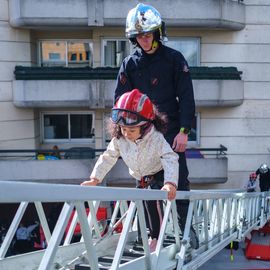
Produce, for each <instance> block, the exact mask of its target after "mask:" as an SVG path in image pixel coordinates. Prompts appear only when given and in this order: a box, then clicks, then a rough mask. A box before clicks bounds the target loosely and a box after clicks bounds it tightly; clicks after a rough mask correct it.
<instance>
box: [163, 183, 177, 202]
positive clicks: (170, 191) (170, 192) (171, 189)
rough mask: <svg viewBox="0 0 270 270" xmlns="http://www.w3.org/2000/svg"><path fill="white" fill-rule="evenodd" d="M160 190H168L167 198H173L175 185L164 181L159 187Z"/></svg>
mask: <svg viewBox="0 0 270 270" xmlns="http://www.w3.org/2000/svg"><path fill="white" fill-rule="evenodd" d="M161 190H166V191H168V199H169V200H170V201H171V200H174V199H175V196H176V191H177V190H176V187H175V186H174V185H172V184H170V183H165V185H164V186H163V187H162V188H161Z"/></svg>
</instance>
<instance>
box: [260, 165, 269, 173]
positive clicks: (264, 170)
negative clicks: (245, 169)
mask: <svg viewBox="0 0 270 270" xmlns="http://www.w3.org/2000/svg"><path fill="white" fill-rule="evenodd" d="M268 170H269V168H268V166H267V165H266V164H265V163H264V164H262V165H261V166H260V168H259V171H260V173H267V172H268Z"/></svg>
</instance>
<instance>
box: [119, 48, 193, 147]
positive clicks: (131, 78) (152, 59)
mask: <svg viewBox="0 0 270 270" xmlns="http://www.w3.org/2000/svg"><path fill="white" fill-rule="evenodd" d="M134 88H137V89H139V90H140V91H141V92H142V93H145V94H146V95H147V96H148V97H149V98H150V99H151V100H152V102H153V103H154V104H155V105H156V106H157V108H158V110H159V111H160V112H164V113H166V114H167V116H168V120H169V121H168V131H167V134H166V135H165V137H166V139H167V140H168V142H169V143H170V144H172V142H173V139H174V137H175V136H176V134H177V133H179V130H180V127H186V128H190V127H191V121H192V120H193V118H194V114H195V101H194V94H193V86H192V80H191V77H190V72H189V70H188V64H187V62H186V60H185V58H184V56H183V55H182V54H181V53H180V52H178V51H176V50H174V49H172V48H169V47H167V46H164V45H162V44H160V46H159V48H158V49H157V51H156V52H155V53H154V54H147V53H145V52H144V51H140V50H137V51H136V52H135V53H134V54H132V55H130V56H128V57H126V58H125V59H124V61H123V63H122V65H121V67H120V70H119V73H118V77H117V85H116V90H115V97H114V98H115V101H116V100H117V98H119V97H120V96H121V95H122V94H123V93H125V92H128V91H131V90H132V89H134Z"/></svg>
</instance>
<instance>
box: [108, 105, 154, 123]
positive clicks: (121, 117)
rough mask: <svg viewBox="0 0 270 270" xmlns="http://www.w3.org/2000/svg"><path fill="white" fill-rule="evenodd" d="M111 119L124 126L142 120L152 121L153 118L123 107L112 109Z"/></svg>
mask: <svg viewBox="0 0 270 270" xmlns="http://www.w3.org/2000/svg"><path fill="white" fill-rule="evenodd" d="M111 120H112V122H113V123H114V124H118V125H123V126H136V125H138V124H140V123H141V122H145V121H147V122H151V120H149V119H146V118H145V117H143V116H141V115H139V114H138V113H136V112H132V111H128V110H123V109H112V114H111Z"/></svg>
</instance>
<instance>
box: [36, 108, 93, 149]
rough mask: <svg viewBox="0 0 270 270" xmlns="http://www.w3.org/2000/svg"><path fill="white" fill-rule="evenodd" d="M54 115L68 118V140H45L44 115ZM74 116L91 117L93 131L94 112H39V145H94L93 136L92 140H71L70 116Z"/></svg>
mask: <svg viewBox="0 0 270 270" xmlns="http://www.w3.org/2000/svg"><path fill="white" fill-rule="evenodd" d="M55 114H59V115H60V114H61V115H67V116H68V139H45V136H44V135H45V134H44V132H45V127H44V116H45V115H55ZM74 114H81V115H92V127H91V130H95V112H94V111H88V112H85V111H76V112H70V111H42V112H40V131H41V134H40V142H41V143H45V144H46V143H50V144H51V143H88V144H89V143H90V144H91V145H92V144H93V145H94V144H95V135H94V136H93V138H88V139H86V138H81V139H78V138H76V139H72V138H70V136H71V124H70V115H74Z"/></svg>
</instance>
